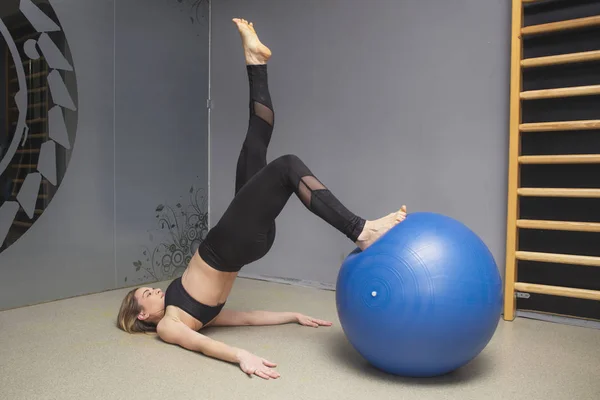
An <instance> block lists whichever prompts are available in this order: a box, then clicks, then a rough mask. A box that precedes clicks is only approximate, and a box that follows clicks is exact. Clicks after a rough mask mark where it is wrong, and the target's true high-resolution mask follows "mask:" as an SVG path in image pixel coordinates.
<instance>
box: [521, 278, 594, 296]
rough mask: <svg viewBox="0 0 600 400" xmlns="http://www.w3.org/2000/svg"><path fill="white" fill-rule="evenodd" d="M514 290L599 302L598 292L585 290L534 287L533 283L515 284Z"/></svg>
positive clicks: (546, 286)
mask: <svg viewBox="0 0 600 400" xmlns="http://www.w3.org/2000/svg"><path fill="white" fill-rule="evenodd" d="M515 290H516V291H518V292H523V293H538V294H547V295H550V296H561V297H571V298H576V299H586V300H600V291H597V290H587V289H574V288H565V287H560V286H549V285H536V284H533V283H523V282H516V283H515Z"/></svg>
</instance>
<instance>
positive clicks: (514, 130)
mask: <svg viewBox="0 0 600 400" xmlns="http://www.w3.org/2000/svg"><path fill="white" fill-rule="evenodd" d="M536 1H539V0H512V33H511V82H510V124H509V128H510V139H509V140H510V144H509V166H508V210H507V232H506V274H505V281H504V319H505V320H507V321H512V320H514V318H515V313H516V292H529V293H539V294H546V295H551V296H563V297H571V298H580V299H588V300H600V291H596V290H584V289H576V288H568V287H558V286H548V285H538V284H531V283H525V282H517V279H516V278H517V262H518V260H528V261H537V262H551V263H562V264H571V265H585V266H590V267H600V257H590V256H580V255H568V254H550V253H535V252H527V251H519V250H518V249H517V246H518V237H519V230H520V229H551V230H562V231H579V232H600V223H591V222H567V221H537V220H524V219H519V198H520V197H522V196H534V197H570V198H582V197H586V198H600V188H599V189H561V188H548V189H546V188H524V187H521V185H520V179H519V176H520V166H521V165H522V164H592V163H600V154H583V155H580V154H578V155H569V154H564V155H551V156H522V155H521V135H522V134H523V133H527V132H549V131H569V130H590V129H600V120H586V121H561V122H544V123H527V124H524V123H522V122H521V102H523V101H527V100H532V99H544V98H563V97H572V96H593V95H600V85H593V86H582V87H569V88H559V89H547V90H535V91H526V92H523V89H522V70H523V69H525V68H535V67H540V66H548V65H560V64H569V63H581V62H591V61H599V60H600V50H597V51H588V52H581V53H572V54H562V55H557V56H549V57H537V58H530V59H523V42H522V38H523V37H524V36H527V35H534V34H540V33H548V32H558V31H565V30H573V29H581V28H586V27H593V26H600V15H598V16H593V17H587V18H578V19H573V20H566V21H559V22H553V23H547V24H541V25H534V26H527V27H524V26H523V11H524V10H523V6H524V3H534V2H536Z"/></svg>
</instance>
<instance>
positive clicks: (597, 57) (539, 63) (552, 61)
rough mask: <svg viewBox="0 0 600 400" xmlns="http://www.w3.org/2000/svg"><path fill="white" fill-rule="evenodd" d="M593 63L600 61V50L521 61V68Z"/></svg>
mask: <svg viewBox="0 0 600 400" xmlns="http://www.w3.org/2000/svg"><path fill="white" fill-rule="evenodd" d="M591 61H600V50H594V51H584V52H581V53H570V54H561V55H558V56H547V57H535V58H526V59H524V60H521V67H523V68H533V67H544V66H548V65H561V64H573V63H580V62H591Z"/></svg>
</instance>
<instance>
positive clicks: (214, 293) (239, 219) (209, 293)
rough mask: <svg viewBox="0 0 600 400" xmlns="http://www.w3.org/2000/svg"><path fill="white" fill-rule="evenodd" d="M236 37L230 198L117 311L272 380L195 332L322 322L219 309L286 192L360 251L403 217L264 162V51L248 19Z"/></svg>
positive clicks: (268, 241) (278, 163) (267, 100)
mask: <svg viewBox="0 0 600 400" xmlns="http://www.w3.org/2000/svg"><path fill="white" fill-rule="evenodd" d="M233 21H234V23H235V24H236V25H237V28H238V30H239V33H240V36H241V38H242V43H243V48H244V55H245V57H246V69H247V72H248V79H249V84H250V121H249V126H248V131H247V135H246V139H245V141H244V144H243V146H242V150H241V152H240V155H239V159H238V163H237V171H236V182H235V197H234V199H233V201H232V202H231V204H230V205H229V207H228V208H227V210H226V211H225V213H224V215H223V217H222V218H221V219H220V220H219V222H218V223H217V225H216V226H215V227H214V228H212V229H211V230H210V231H209V232H208V234H207V236H206V239H205V240H204V241H203V242H202V244H201V245H200V247H199V249H198V251H197V252H196V253H195V254H194V256H193V258H192V260H191V261H190V263H189V265H188V267H187V268H186V270H185V272H184V273H183V275H182V277H181V278H178V279H175V280H174V281H173V282H172V283H171V284H170V285H169V287H168V288H167V290H166V293H163V292H162V291H161V290H160V289H153V288H147V287H142V288H136V289H134V290H132V291H131V292H129V293H128V294H127V296H126V297H125V299H124V300H123V304H122V305H121V309H120V311H119V316H118V326H119V327H120V328H121V329H123V330H124V331H126V332H129V333H133V332H149V331H156V332H157V333H158V335H159V337H160V338H161V339H162V340H164V341H165V342H167V343H172V344H177V345H179V346H181V347H183V348H186V349H189V350H192V351H198V352H201V353H203V354H205V355H206V356H209V357H214V358H217V359H221V360H224V361H229V362H232V363H237V364H239V366H240V368H241V369H242V371H244V372H245V373H247V374H249V375H257V376H259V377H261V378H264V379H270V378H278V377H279V373H277V372H276V371H275V370H273V367H275V366H276V365H275V364H274V363H271V362H269V361H267V360H265V359H263V358H261V357H258V356H256V355H254V354H252V353H250V352H248V351H245V350H242V349H238V348H234V347H231V346H228V345H226V344H224V343H221V342H218V341H215V340H212V339H210V338H208V337H206V336H204V335H201V334H200V333H199V332H198V331H199V330H200V329H201V328H203V327H205V326H234V325H276V324H285V323H291V322H297V323H300V324H302V325H306V326H313V327H318V326H320V325H325V326H329V325H331V322H328V321H322V320H319V319H315V318H311V317H308V316H305V315H302V314H297V313H275V312H267V311H254V312H238V311H233V310H227V309H223V306H224V305H225V301H226V300H227V297H228V296H229V293H230V291H231V288H232V286H233V282H234V280H235V278H236V276H237V274H238V272H239V270H240V269H241V268H242V267H243V266H244V265H246V264H249V263H251V262H254V261H256V260H258V259H260V258H262V257H264V255H265V254H266V253H267V252H268V251H269V249H270V248H271V245H272V244H273V240H274V238H275V219H276V218H277V216H278V215H279V213H280V212H281V211H282V210H283V208H284V206H285V204H286V203H287V201H288V199H289V198H290V196H291V195H292V194H296V195H297V196H298V197H299V198H300V200H301V201H302V203H303V204H304V205H305V206H306V207H307V208H308V209H309V210H310V211H312V212H313V213H314V214H316V215H317V216H319V217H320V218H322V219H323V220H324V221H326V222H327V223H329V224H330V225H331V226H333V227H334V228H336V229H338V230H339V231H340V232H341V233H343V234H344V235H346V236H347V237H348V238H349V239H350V240H352V241H353V242H355V243H356V245H357V246H358V247H360V248H361V249H363V250H364V249H366V248H367V247H368V246H370V245H371V244H372V243H373V242H374V241H375V240H377V239H378V238H379V237H380V236H381V235H383V234H384V233H385V232H387V231H388V230H389V229H390V228H391V227H393V226H394V225H396V224H397V223H399V222H401V221H403V220H404V219H405V218H406V208H405V207H404V206H403V207H402V208H401V209H400V211H398V212H396V213H392V214H389V215H388V216H386V217H383V218H381V219H378V220H375V221H366V220H364V219H362V218H360V217H358V216H356V215H354V214H353V213H352V212H350V211H349V210H348V209H346V208H345V207H344V205H342V204H341V203H340V202H339V201H338V200H337V199H336V198H335V196H334V195H333V194H332V193H331V192H330V191H329V190H327V188H326V187H325V186H323V184H322V183H321V182H319V180H318V179H317V178H316V177H315V176H314V175H313V174H312V173H311V171H310V170H309V169H308V167H307V166H306V165H305V164H304V163H303V162H302V161H301V160H300V159H299V158H298V157H296V156H293V155H286V156H283V157H280V158H278V159H276V160H275V161H272V162H271V163H269V164H267V161H266V153H267V147H268V145H269V142H270V140H271V133H272V131H273V123H274V113H273V105H272V103H271V97H270V94H269V89H268V81H267V65H266V63H267V61H268V59H269V58H270V56H271V51H270V50H269V49H268V48H267V47H266V46H264V45H263V44H262V43H261V42H260V40H259V39H258V36H257V35H256V32H255V30H254V27H253V24H252V23H248V22H247V21H245V20H242V19H237V18H236V19H234V20H233Z"/></svg>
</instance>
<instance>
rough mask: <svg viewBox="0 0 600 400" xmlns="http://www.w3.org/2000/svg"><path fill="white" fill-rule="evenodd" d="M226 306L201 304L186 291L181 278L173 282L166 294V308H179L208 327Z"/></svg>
mask: <svg viewBox="0 0 600 400" xmlns="http://www.w3.org/2000/svg"><path fill="white" fill-rule="evenodd" d="M224 305H225V303H223V304H219V305H216V306H207V305H206V304H202V303H200V302H199V301H198V300H196V299H194V298H193V297H192V296H190V294H189V293H188V292H186V291H185V289H184V287H183V285H182V284H181V278H177V279H175V280H174V281H173V282H171V284H170V285H169V287H168V288H167V291H166V292H165V308H167V306H175V307H179V308H181V309H182V310H183V311H185V312H186V313H188V314H190V315H191V316H192V317H194V318H196V319H197V320H198V321H200V322H202V325H203V326H206V324H208V323H209V322H210V321H212V320H213V319H215V318H216V316H217V315H219V313H221V310H222V309H223V306H224Z"/></svg>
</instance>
